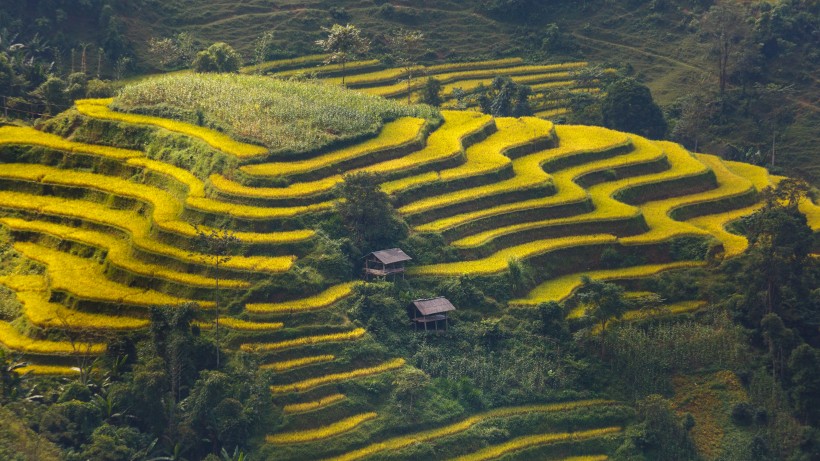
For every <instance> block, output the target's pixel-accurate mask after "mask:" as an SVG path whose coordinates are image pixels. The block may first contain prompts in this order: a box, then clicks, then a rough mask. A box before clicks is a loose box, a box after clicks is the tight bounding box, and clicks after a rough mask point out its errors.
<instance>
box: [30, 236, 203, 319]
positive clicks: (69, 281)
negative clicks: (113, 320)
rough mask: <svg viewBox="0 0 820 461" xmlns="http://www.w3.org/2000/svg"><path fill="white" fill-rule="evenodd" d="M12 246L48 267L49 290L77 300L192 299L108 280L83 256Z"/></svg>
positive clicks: (151, 302)
mask: <svg viewBox="0 0 820 461" xmlns="http://www.w3.org/2000/svg"><path fill="white" fill-rule="evenodd" d="M14 249H15V250H17V251H18V252H20V253H21V254H22V255H24V256H25V257H27V258H29V259H32V260H34V261H37V262H40V263H42V264H44V265H45V266H46V267H47V268H48V276H49V280H50V286H51V289H52V290H56V291H64V292H67V293H72V294H74V295H75V296H77V297H78V298H81V299H88V300H94V301H101V302H106V303H112V304H126V305H130V306H138V307H146V308H147V307H150V306H165V305H181V304H185V303H188V302H193V300H190V299H183V298H178V297H175V296H171V295H167V294H165V293H160V292H158V291H154V290H145V289H140V288H134V287H129V286H126V285H122V284H119V283H116V282H112V281H111V280H109V279H108V278H107V277H106V276H105V273H104V269H103V266H101V265H100V264H97V263H95V262H94V261H91V260H89V259H86V258H81V257H79V256H74V255H71V254H68V253H63V252H61V251H57V250H52V249H50V248H46V247H42V246H39V245H36V244H33V243H28V242H17V243H15V244H14ZM197 302H198V303H199V305H200V306H202V307H204V308H208V307H213V302H212V301H202V300H200V301H197Z"/></svg>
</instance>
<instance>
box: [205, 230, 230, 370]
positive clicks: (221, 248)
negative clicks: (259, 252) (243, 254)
mask: <svg viewBox="0 0 820 461" xmlns="http://www.w3.org/2000/svg"><path fill="white" fill-rule="evenodd" d="M238 244H239V239H238V238H236V235H235V234H234V233H233V232H232V231H230V230H229V229H226V228H221V229H210V230H205V229H200V228H196V240H195V245H196V247H197V249H198V250H199V251H201V254H200V257H201V258H202V259H203V261H204V262H207V263H209V264H213V266H214V280H215V282H216V289H215V290H214V307H215V314H216V328H215V329H214V334H215V336H216V338H215V342H216V368H217V369H218V368H219V276H220V273H219V269H220V266H221V265H223V264H225V263H226V262H228V261H230V259H231V257H232V256H231V255H232V252H233V251H234V250H235V248H236V247H237V246H238Z"/></svg>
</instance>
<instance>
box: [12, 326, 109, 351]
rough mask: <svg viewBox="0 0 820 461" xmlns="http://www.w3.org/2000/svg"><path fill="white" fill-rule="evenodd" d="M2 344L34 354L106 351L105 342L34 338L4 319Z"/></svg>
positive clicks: (14, 349)
mask: <svg viewBox="0 0 820 461" xmlns="http://www.w3.org/2000/svg"><path fill="white" fill-rule="evenodd" d="M0 345H2V346H4V347H6V348H7V349H11V350H13V351H16V352H20V353H23V354H33V355H70V356H85V355H99V354H102V353H103V352H105V344H96V343H86V342H73V343H72V342H70V341H47V340H38V339H32V338H29V337H28V336H25V335H23V334H21V333H20V332H19V331H17V329H16V328H14V326H13V325H12V324H10V323H8V322H3V321H0Z"/></svg>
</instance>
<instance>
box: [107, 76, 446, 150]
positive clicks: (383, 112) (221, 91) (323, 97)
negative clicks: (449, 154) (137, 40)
mask: <svg viewBox="0 0 820 461" xmlns="http://www.w3.org/2000/svg"><path fill="white" fill-rule="evenodd" d="M112 107H113V108H114V109H116V110H120V111H125V112H137V113H144V114H151V115H158V116H162V117H171V118H175V119H179V120H183V121H186V122H189V123H195V124H197V125H202V126H209V127H212V128H215V129H218V130H221V131H224V132H226V133H228V134H229V135H231V136H232V137H234V138H236V139H239V140H245V141H249V142H255V143H261V144H262V145H264V146H267V147H268V148H269V149H270V150H271V152H272V153H273V154H284V155H287V154H299V153H304V152H309V151H313V150H316V149H323V148H328V147H330V146H336V145H338V144H341V143H345V142H352V141H355V140H360V139H362V138H365V137H369V136H374V135H375V134H376V133H377V132H378V131H379V129H380V128H381V127H382V125H383V124H384V123H385V122H387V121H391V120H395V119H398V118H399V117H407V116H410V117H419V118H424V119H427V120H430V121H431V122H434V123H438V122H439V121H440V117H441V116H440V115H439V113H438V112H437V111H436V110H435V109H433V108H431V107H429V106H421V105H419V106H406V105H403V104H400V103H398V102H394V101H386V100H384V99H382V98H378V97H374V96H368V95H364V94H361V93H358V92H354V91H348V90H345V89H343V88H340V87H337V86H333V85H327V84H322V83H317V82H294V81H283V80H276V79H271V78H267V77H260V76H250V75H233V74H193V75H190V74H186V75H166V76H162V77H157V78H152V79H149V80H144V81H141V82H139V83H136V84H134V85H130V86H128V87H126V88H124V89H123V90H122V91H121V93H120V95H119V96H118V97H117V98H116V99H115V100H114V104H113V106H112Z"/></svg>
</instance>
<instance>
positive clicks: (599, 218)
mask: <svg viewBox="0 0 820 461" xmlns="http://www.w3.org/2000/svg"><path fill="white" fill-rule="evenodd" d="M633 143H634V144H635V147H636V151H635V154H634V155H630V156H624V157H616V158H614V159H611V160H607V161H606V162H605V163H610V164H613V165H617V164H618V163H626V162H629V161H630V159H632V161H634V160H635V158H636V157H640V156H641V155H646V156H647V157H648V158H653V157H656V156H658V155H662V153H663V152H662V151H660V150H659V149H657V148H654V149H653V148H652V147H653V146H652V144H650V143H648V141H645V140H643V139H641V138H637V137H636V138H634V139H633ZM669 161H670V163H671V164H672V168H671V169H669V170H667V171H665V172H661V173H656V174H651V175H644V176H642V177H640V178H626V179H622V180H619V181H613V182H607V183H601V184H598V185H596V186H593V187H591V188H589V189H588V190H587V191H583V190H582V189H579V188H578V186H577V185H574V186H573V184H571V178H573V176H576V177H577V172H578V170H574V171H569V172H568V173H569V174H564V175H562V178H561V186H559V187H560V188H559V193H558V194H557V195H556V196H555V197H554V199H553V201H554V203H559V204H560V203H562V202H565V201H571V200H572V199H575V200H580V199H582V198H583V195H584V194H588V196H589V198H590V199H591V200H592V204H593V207H594V209H593V211H592V212H590V213H584V214H581V215H576V216H570V217H565V218H556V219H550V220H546V221H539V222H534V223H525V224H517V225H511V226H506V227H504V228H499V229H496V230H491V231H487V232H484V233H481V234H479V235H475V236H471V237H468V238H463V239H461V240H459V241H458V246H461V247H471V246H473V247H474V246H476V245H480V244H483V243H486V242H487V241H488V240H491V239H494V238H498V237H499V236H502V235H509V234H511V233H515V232H521V231H524V230H533V229H544V228H546V227H551V226H561V225H566V224H580V223H582V222H586V223H592V222H606V221H614V220H616V219H629V218H632V217H635V216H638V213H639V209H638V208H637V207H634V206H631V205H627V204H625V203H622V202H621V201H618V200H615V199H613V198H612V196H613V195H615V194H617V193H618V192H619V191H621V190H624V189H629V188H632V187H637V186H639V185H643V184H657V183H660V182H662V181H664V180H668V179H670V178H681V177H688V176H692V175H695V174H698V173H702V172H704V171H707V170H706V167H705V166H704V165H703V164H702V163H700V162H698V161H697V160H695V159H693V158H692V157H691V156H689V155H688V154H686V155H683V154H682V153H681V152H680V151H673V152H672V154H671V157H669ZM584 169H586V168H584ZM556 176H558V175H556ZM556 182H557V181H556ZM564 191H566V192H568V194H566V193H562V192H564ZM573 193H574V194H573ZM716 195H717V194H716ZM656 203H661V202H650V204H649V205H647V208H648V209H649V210H651V211H652V212H653V214H652V217H653V219H654V221H652V224H656V225H660V224H667V223H664V222H663V217H662V216H659V213H657V210H656V205H655V204H656ZM662 203H664V204H665V206H666V208H663V209H664V210H667V209H669V208H671V204H680V203H682V202H681V200H680V199H678V200H670V201H668V202H662ZM663 216H666V215H665V213H663ZM667 220H668V221H671V220H670V219H668V218H667ZM652 224H650V232H652V230H653V229H652ZM676 228H677V227H676ZM659 232H660V231H655V233H659ZM690 233H694V234H698V231H692V232H690ZM664 239H665V237H663V236H662V235H660V234H659V235H655V234H650V235H649V236H647V233H644V234H639V235H638V236H636V237H625V238H624V240H625V242H630V243H632V244H639V243H638V242H640V243H644V244H645V243H653V242H657V241H659V240H664Z"/></svg>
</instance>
